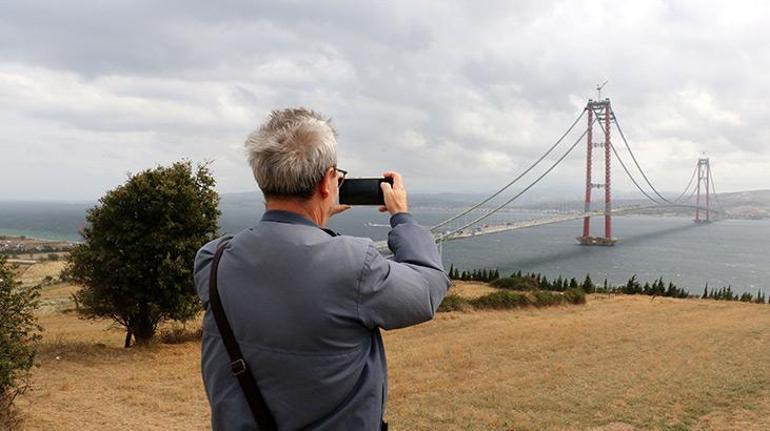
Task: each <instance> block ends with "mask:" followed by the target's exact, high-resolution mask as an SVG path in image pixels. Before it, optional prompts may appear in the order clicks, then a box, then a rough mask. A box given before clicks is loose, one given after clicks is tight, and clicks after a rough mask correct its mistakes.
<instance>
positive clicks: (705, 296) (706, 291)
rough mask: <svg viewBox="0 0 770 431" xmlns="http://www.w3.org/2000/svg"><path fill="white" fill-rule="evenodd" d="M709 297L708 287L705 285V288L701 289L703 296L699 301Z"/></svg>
mask: <svg viewBox="0 0 770 431" xmlns="http://www.w3.org/2000/svg"><path fill="white" fill-rule="evenodd" d="M708 297H709V285H708V283H706V287H704V288H703V296H701V299H706V298H708Z"/></svg>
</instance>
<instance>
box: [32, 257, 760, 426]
mask: <svg viewBox="0 0 770 431" xmlns="http://www.w3.org/2000/svg"><path fill="white" fill-rule="evenodd" d="M39 265H41V266H40V267H38V268H35V269H34V270H32V269H30V271H31V272H29V273H27V274H26V278H25V279H26V280H27V281H28V282H34V281H35V280H38V279H40V278H41V277H44V276H45V274H46V271H50V272H52V273H54V274H55V271H56V270H57V266H56V265H57V264H54V263H46V264H39ZM75 289H77V286H73V285H68V284H62V283H59V284H53V285H51V286H47V287H46V288H45V289H44V293H43V300H44V302H45V304H46V306H44V307H43V308H42V309H41V312H40V321H41V323H42V325H43V326H44V327H45V329H46V331H45V333H44V339H43V344H42V346H41V352H40V357H39V365H40V366H39V367H38V368H36V369H35V370H34V374H33V378H32V385H33V390H32V391H30V392H28V393H27V394H25V395H24V396H22V397H21V398H20V399H19V400H18V402H17V404H18V406H19V407H20V410H21V413H22V415H23V418H24V420H25V428H27V429H56V430H78V431H81V430H90V429H111V430H137V429H142V430H176V429H179V430H189V429H208V427H209V422H208V421H209V417H208V411H209V407H208V403H207V401H206V397H205V393H204V390H203V386H202V383H201V377H200V342H199V341H198V340H197V339H196V338H195V337H194V336H183V337H181V338H180V337H174V336H170V335H167V337H166V338H167V340H174V341H178V342H177V343H175V344H165V343H160V342H159V343H157V344H154V345H152V346H150V347H147V348H131V349H123V348H121V346H122V342H123V333H122V332H121V331H118V330H108V329H106V328H107V327H108V325H109V322H105V321H96V322H94V321H84V320H79V319H78V318H77V317H76V316H75V315H74V313H73V312H72V311H71V308H72V304H71V303H70V302H68V300H67V298H68V296H69V294H70V293H72V292H73V291H74V290H75ZM453 291H454V292H455V293H457V294H458V295H461V296H464V297H468V298H473V297H477V296H480V295H484V294H487V293H489V292H492V291H493V289H492V288H490V287H489V286H487V285H485V284H481V283H473V282H468V283H457V284H456V285H455V286H454V287H453ZM67 310H70V311H67ZM198 327H199V322H196V323H194V324H192V325H188V328H186V331H185V332H183V334H188V335H189V334H193V335H194V334H195V330H196V329H197V328H198ZM169 329H170V328H165V330H166V331H169ZM167 334H170V332H167ZM385 345H386V349H387V354H388V363H389V372H390V381H389V384H390V397H389V401H388V408H387V415H386V416H387V419H388V420H389V421H390V423H391V424H392V426H393V427H394V429H403V430H436V429H441V430H514V429H515V430H542V429H553V430H583V429H595V430H605V431H608V430H616V431H617V430H634V429H670V430H673V429H700V430H767V429H770V415H768V412H770V367H768V365H767V364H770V348H768V346H770V305H759V304H746V303H738V302H725V301H710V300H695V299H669V298H654V299H651V298H650V297H646V296H624V295H614V296H610V295H590V296H589V299H588V303H587V304H586V305H570V306H558V307H551V308H541V309H535V308H529V309H518V310H509V311H473V312H449V313H440V314H439V315H438V316H437V317H436V319H435V320H433V321H431V322H429V323H426V324H423V325H419V326H416V327H412V328H408V329H403V330H398V331H390V332H387V333H386V334H385Z"/></svg>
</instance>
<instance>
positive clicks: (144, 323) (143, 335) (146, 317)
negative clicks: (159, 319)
mask: <svg viewBox="0 0 770 431" xmlns="http://www.w3.org/2000/svg"><path fill="white" fill-rule="evenodd" d="M129 330H130V331H131V332H132V333H133V334H134V339H135V340H136V344H137V345H147V344H149V342H150V341H152V338H153V337H154V336H155V321H154V320H153V318H152V317H151V316H150V313H148V312H147V309H146V307H140V311H139V314H138V315H137V316H135V317H134V318H133V319H131V328H130V329H129Z"/></svg>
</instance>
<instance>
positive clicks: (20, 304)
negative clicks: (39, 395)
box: [0, 256, 42, 429]
mask: <svg viewBox="0 0 770 431" xmlns="http://www.w3.org/2000/svg"><path fill="white" fill-rule="evenodd" d="M6 259H7V258H6V257H4V256H0V429H8V428H11V427H12V426H13V425H14V417H13V414H12V407H13V400H14V399H15V398H16V397H17V396H18V395H20V394H21V393H23V392H24V391H25V390H26V389H27V387H28V385H27V379H28V377H29V370H30V368H32V365H33V364H34V360H35V354H36V347H37V342H38V341H39V340H40V331H41V330H42V328H40V326H39V325H38V324H37V320H36V319H35V316H34V314H33V312H34V310H35V308H37V306H38V298H39V296H40V286H33V287H24V288H22V287H21V283H20V282H19V281H17V280H16V278H15V276H14V273H13V271H12V269H11V268H10V266H9V265H7V264H6Z"/></svg>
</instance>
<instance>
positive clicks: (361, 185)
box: [340, 178, 393, 205]
mask: <svg viewBox="0 0 770 431" xmlns="http://www.w3.org/2000/svg"><path fill="white" fill-rule="evenodd" d="M383 182H385V183H388V184H390V185H391V186H392V185H393V178H346V179H345V181H344V182H343V183H342V185H341V186H340V204H343V205H385V197H384V196H383V195H382V188H380V183H383Z"/></svg>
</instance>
